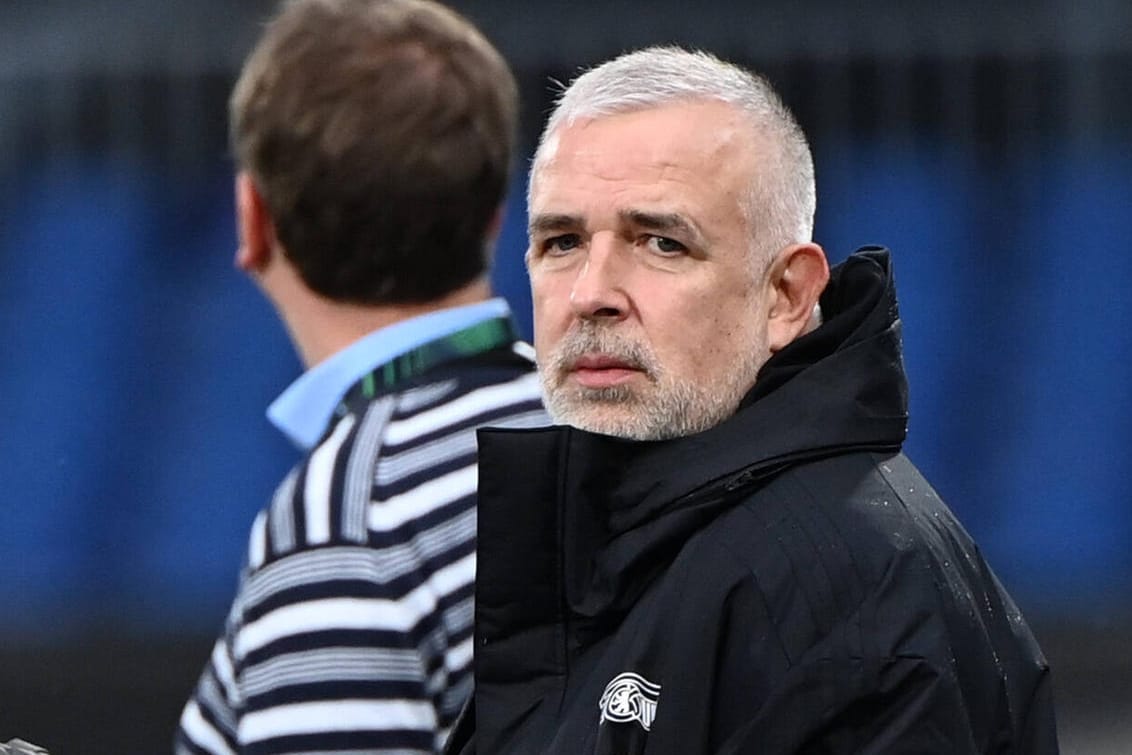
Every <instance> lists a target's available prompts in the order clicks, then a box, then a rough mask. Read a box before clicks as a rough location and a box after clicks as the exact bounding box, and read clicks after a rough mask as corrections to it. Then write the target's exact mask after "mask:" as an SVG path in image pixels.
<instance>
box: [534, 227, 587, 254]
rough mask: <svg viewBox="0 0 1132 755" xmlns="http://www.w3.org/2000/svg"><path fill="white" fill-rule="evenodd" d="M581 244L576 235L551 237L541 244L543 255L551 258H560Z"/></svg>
mask: <svg viewBox="0 0 1132 755" xmlns="http://www.w3.org/2000/svg"><path fill="white" fill-rule="evenodd" d="M581 243H582V240H581V239H580V238H579V237H578V234H576V233H567V234H564V235H562V236H553V237H551V238H549V239H547V240H546V241H544V242H543V243H542V249H543V253H544V254H549V255H551V256H552V257H553V256H556V255H558V256H560V255H563V254H566V253H568V252H570V251H572V250H574V249H577V248H578V247H579V246H580V245H581Z"/></svg>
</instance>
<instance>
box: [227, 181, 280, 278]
mask: <svg viewBox="0 0 1132 755" xmlns="http://www.w3.org/2000/svg"><path fill="white" fill-rule="evenodd" d="M236 224H237V226H238V229H239V232H240V246H239V248H238V249H237V250H236V267H238V268H240V269H241V270H243V271H244V272H246V273H257V272H260V271H262V270H263V269H264V268H265V267H267V263H268V262H270V261H271V253H272V249H273V248H274V246H275V224H274V223H273V222H272V220H271V215H270V213H269V212H268V210H267V204H266V203H265V202H264V201H263V195H261V194H260V193H259V189H257V188H256V185H255V181H253V180H252V177H251V175H250V174H248V173H247V171H240V172H239V173H237V174H236Z"/></svg>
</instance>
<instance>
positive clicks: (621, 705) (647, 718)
mask: <svg viewBox="0 0 1132 755" xmlns="http://www.w3.org/2000/svg"><path fill="white" fill-rule="evenodd" d="M659 699H660V685H659V684H653V683H652V682H650V681H649V680H648V679H646V678H644V677H643V676H641V675H640V674H634V673H632V672H630V671H626V672H625V673H623V674H618V675H617V676H615V677H613V681H611V682H610V683H609V684H607V685H605V692H603V693H601V701H600V702H599V703H598V707H599V708H601V720H602V721H603V722H604V721H613V722H615V723H629V722H631V721H636V722H637V723H639V724H640V725H641V727H642V728H644V730H645V731H648V730H649V728H650V727H651V726H652V722H653V719H654V718H656V704H657V701H658V700H659Z"/></svg>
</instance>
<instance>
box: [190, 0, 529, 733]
mask: <svg viewBox="0 0 1132 755" xmlns="http://www.w3.org/2000/svg"><path fill="white" fill-rule="evenodd" d="M516 110H517V103H516V88H515V82H514V79H513V77H512V75H511V73H510V71H509V70H508V68H507V66H506V64H505V63H504V61H503V60H502V58H501V57H500V56H499V54H498V53H497V52H496V50H495V49H494V48H493V47H492V46H491V45H490V44H489V43H488V42H487V40H486V39H484V37H483V36H481V35H480V34H479V32H477V31H476V30H475V29H474V28H473V27H472V26H471V25H470V24H469V23H468V22H467V21H466V20H464V19H462V18H461V17H459V16H458V15H456V14H455V13H454V12H452V11H450V10H448V9H446V8H444V7H441V6H439V5H436V4H434V3H431V2H427V0H297V1H296V2H290V3H287V4H286V5H285V6H284V7H283V8H282V10H281V12H280V13H279V15H278V16H277V17H276V18H275V19H274V20H273V21H272V22H271V23H270V25H269V26H268V27H267V28H266V31H265V32H264V34H263V37H262V38H261V40H260V41H259V43H258V45H257V46H256V48H255V50H254V52H253V53H252V55H251V57H250V58H249V59H248V61H247V63H246V65H245V66H244V69H243V72H242V75H241V77H240V79H239V82H238V83H237V85H236V88H235V91H234V93H233V95H232V101H231V116H232V141H233V145H234V148H235V152H236V156H237V159H238V162H239V174H238V176H237V178H236V198H237V205H238V219H239V229H240V247H239V251H238V252H237V255H236V261H237V264H238V265H239V267H240V268H241V269H242V270H244V271H245V272H247V273H248V274H249V275H250V276H251V277H252V278H253V279H254V280H255V281H256V283H257V284H258V285H259V286H260V288H261V289H262V290H263V292H264V293H265V294H266V296H267V297H268V298H269V299H270V300H271V302H272V303H273V304H274V305H275V307H276V309H277V310H278V312H279V316H280V318H281V319H282V321H283V323H284V324H285V325H286V327H287V329H288V331H289V333H290V335H291V337H292V339H293V341H294V344H295V347H296V349H297V350H298V352H299V354H300V356H301V357H302V359H303V361H304V363H305V364H306V366H307V368H308V370H307V372H306V373H304V374H303V376H302V377H300V378H299V379H298V380H297V381H296V382H295V383H294V384H293V385H292V386H291V387H290V388H288V389H287V391H286V392H285V393H284V394H283V395H282V396H280V398H279V399H278V400H277V401H276V402H275V403H274V404H273V405H272V406H271V408H270V409H269V416H270V418H271V419H272V421H273V422H274V423H275V424H276V425H278V426H279V428H280V429H281V430H282V431H283V432H285V433H287V434H288V435H289V436H290V437H291V438H292V439H293V440H294V441H295V442H296V443H297V444H298V445H299V446H300V447H302V448H303V449H305V450H306V456H305V458H304V459H303V460H302V462H301V463H299V464H298V466H296V467H295V468H294V470H293V471H292V472H291V473H290V475H289V476H288V477H287V478H286V479H285V480H284V481H283V482H282V484H281V485H280V486H279V488H278V491H277V492H276V494H275V496H274V500H273V501H272V502H271V505H270V507H269V508H268V509H267V510H265V511H264V512H262V513H261V514H260V516H259V517H258V518H257V519H256V520H255V523H254V524H253V526H252V533H251V539H250V545H249V551H248V556H247V565H246V569H245V571H244V573H243V575H242V579H241V582H240V587H239V592H238V594H237V596H236V599H235V602H234V604H233V606H232V609H231V613H230V615H229V618H228V622H227V626H226V628H225V631H224V634H223V636H222V637H221V638H220V640H219V641H218V642H217V644H216V647H215V649H214V651H213V654H212V658H211V660H210V662H209V663H208V666H207V668H206V669H205V671H204V674H203V676H202V677H201V680H200V683H199V685H198V687H197V689H196V691H195V693H194V695H193V697H192V699H191V700H190V701H189V703H188V705H187V706H186V707H185V710H184V713H183V715H182V718H181V727H180V731H179V732H178V736H177V750H178V752H194V753H196V752H209V753H223V752H256V753H266V752H272V753H277V752H316V751H317V752H403V753H410V752H411V753H432V752H436V751H437V750H438V749H439V748H440V746H441V745H442V744H443V742H444V740H445V738H446V736H447V731H448V729H449V727H450V726H451V725H452V723H453V721H454V720H455V717H456V714H457V713H458V711H459V709H460V707H461V705H462V704H463V702H464V700H465V698H466V697H467V695H468V693H469V692H470V689H471V681H472V680H471V658H472V638H471V632H472V578H473V575H474V570H475V553H474V548H475V489H476V467H475V462H476V448H475V434H474V433H475V428H476V427H478V426H480V425H483V424H489V423H490V424H495V425H502V426H526V425H530V424H532V423H540V424H541V423H543V422H544V421H545V419H544V414H543V413H542V411H541V405H540V402H539V388H538V379H537V377H536V376H535V374H534V371H533V369H534V368H533V363H532V362H531V360H530V355H529V347H526V348H524V345H523V344H520V343H518V342H517V340H516V336H515V331H514V328H513V327H512V324H511V320H510V316H509V312H508V309H507V305H506V304H505V303H504V302H503V301H502V300H501V299H493V298H491V293H490V290H489V285H488V280H487V269H488V265H489V262H490V252H491V247H492V244H493V241H494V235H495V233H496V231H497V229H498V226H499V221H500V211H501V210H500V203H501V201H502V198H503V195H504V188H505V182H506V180H507V177H508V175H509V169H510V164H511V157H512V150H513V147H514V139H515V129H516V124H515V121H516Z"/></svg>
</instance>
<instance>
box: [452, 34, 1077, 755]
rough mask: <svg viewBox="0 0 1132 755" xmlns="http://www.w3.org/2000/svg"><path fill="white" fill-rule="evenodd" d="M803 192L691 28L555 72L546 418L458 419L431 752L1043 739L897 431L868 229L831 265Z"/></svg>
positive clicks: (973, 553)
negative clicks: (468, 658)
mask: <svg viewBox="0 0 1132 755" xmlns="http://www.w3.org/2000/svg"><path fill="white" fill-rule="evenodd" d="M814 197H815V190H814V173H813V165H812V160H811V156H810V151H809V147H808V145H807V143H806V139H805V137H804V135H803V134H802V132H801V130H800V129H799V127H798V125H797V123H796V122H795V120H794V118H793V117H792V116H791V114H790V113H789V111H788V110H787V109H786V107H785V106H784V105H783V104H782V102H781V101H780V99H779V98H778V96H777V95H776V94H775V93H774V92H773V90H772V89H771V88H770V86H769V85H768V84H767V83H766V82H765V81H764V80H763V79H761V78H759V77H758V76H755V75H752V74H750V73H748V72H746V71H744V70H742V69H739V68H738V67H735V66H732V65H728V64H726V63H723V62H721V61H719V60H717V59H716V58H714V57H712V56H710V55H706V54H702V53H689V52H685V51H682V50H677V49H669V48H661V49H649V50H644V51H640V52H636V53H631V54H628V55H625V56H622V57H620V58H617V59H615V60H613V61H610V62H608V63H606V64H604V65H601V66H599V67H597V68H596V69H594V70H592V71H589V72H588V73H586V74H584V75H582V76H581V77H580V78H578V79H577V80H576V81H575V82H574V83H573V84H572V85H571V86H570V87H569V88H568V89H567V90H566V92H565V93H564V94H563V96H562V98H561V100H560V102H559V104H558V106H557V109H556V110H555V111H554V113H553V114H552V116H551V118H550V120H549V123H548V124H547V126H546V129H545V131H544V133H543V138H542V141H541V143H540V146H539V149H538V152H537V154H536V156H535V160H534V163H533V166H532V170H531V184H530V201H529V211H530V221H529V222H530V248H529V251H528V257H527V259H528V267H529V271H530V279H531V288H532V294H533V299H534V307H535V347H536V351H537V355H538V363H539V372H540V374H541V378H542V383H543V387H544V391H545V398H546V403H547V406H548V408H549V410H550V412H551V415H552V417H553V418H554V419H555V421H556V422H559V423H563V424H565V425H567V427H554V428H548V429H543V430H535V431H481V433H480V530H479V532H480V540H479V543H480V545H479V548H480V557H479V576H478V582H477V607H476V661H475V667H476V689H475V693H474V696H473V704H472V705H470V706H469V709H468V710H467V711H466V712H465V714H464V715H463V716H462V718H461V721H460V723H459V724H458V725H457V729H456V731H455V733H454V735H453V738H452V741H451V742H450V745H449V752H453V753H472V752H475V753H481V754H483V755H508V754H510V753H515V754H520V753H521V754H523V755H527V754H529V753H540V755H641V754H647V755H697V754H700V753H720V754H722V753H729V754H737V753H744V754H749V755H756V754H758V755H774V754H781V753H827V754H829V753H897V752H899V753H919V754H923V753H938V755H958V754H961V753H991V752H994V753H1005V752H1017V753H1028V754H1031V755H1032V754H1034V753H1052V752H1056V750H1057V743H1056V736H1055V727H1054V717H1053V708H1052V702H1051V696H1050V686H1049V680H1048V672H1047V666H1046V662H1045V660H1044V658H1043V657H1042V654H1041V652H1040V650H1039V649H1038V646H1037V644H1036V643H1035V641H1034V638H1033V637H1032V636H1031V633H1030V631H1029V629H1028V628H1027V626H1026V624H1025V622H1024V620H1023V619H1022V616H1021V615H1020V614H1019V612H1018V609H1017V608H1016V607H1015V605H1014V603H1013V602H1012V601H1011V599H1010V598H1009V596H1008V595H1007V594H1006V592H1005V591H1004V590H1003V589H1002V587H1001V586H1000V585H999V583H998V581H997V580H996V579H995V577H994V575H993V574H992V572H991V570H990V568H989V567H988V566H987V565H986V564H985V563H984V561H983V560H982V558H981V557H980V555H979V552H978V550H977V548H976V546H975V545H974V544H973V543H972V542H971V540H970V538H969V537H968V536H967V534H966V532H964V530H963V528H962V527H961V526H960V524H959V523H958V522H957V521H956V520H955V519H954V517H953V516H952V514H951V512H950V511H949V510H948V508H947V507H946V506H945V505H944V504H943V502H942V501H941V500H940V499H939V498H938V496H937V495H936V494H935V492H934V491H933V490H932V488H931V486H930V485H929V484H928V483H927V481H926V480H924V478H923V477H922V476H921V475H920V474H919V472H918V471H917V470H916V469H915V467H914V466H913V465H912V464H911V463H910V462H909V461H908V459H907V458H905V457H904V455H903V454H902V453H901V451H900V449H901V445H902V443H903V441H904V437H905V428H906V423H907V416H908V415H907V401H906V398H907V384H906V381H905V377H904V371H903V366H902V359H901V340H900V321H899V318H898V315H897V306H896V295H895V290H894V288H893V279H892V266H891V259H890V256H889V254H888V252H887V251H885V250H882V249H878V248H869V249H864V250H861V251H860V252H858V253H857V254H854V255H852V256H851V257H850V258H849V259H848V260H847V261H846V262H845V263H844V264H842V265H840V266H838V267H837V268H835V269H834V270H833V271H832V273H831V271H830V270H829V268H828V266H827V262H826V257H825V254H824V252H823V250H822V249H821V248H820V247H819V246H817V245H816V244H814V243H813V241H812V240H811V233H812V224H813V215H814V205H815V199H814ZM516 470H522V473H521V474H516Z"/></svg>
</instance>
